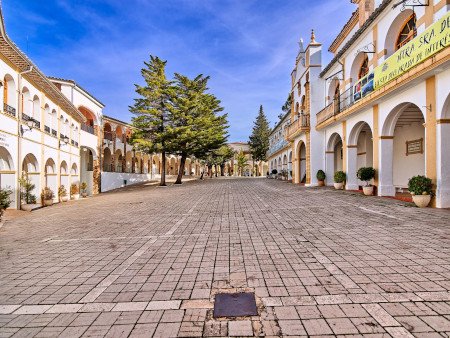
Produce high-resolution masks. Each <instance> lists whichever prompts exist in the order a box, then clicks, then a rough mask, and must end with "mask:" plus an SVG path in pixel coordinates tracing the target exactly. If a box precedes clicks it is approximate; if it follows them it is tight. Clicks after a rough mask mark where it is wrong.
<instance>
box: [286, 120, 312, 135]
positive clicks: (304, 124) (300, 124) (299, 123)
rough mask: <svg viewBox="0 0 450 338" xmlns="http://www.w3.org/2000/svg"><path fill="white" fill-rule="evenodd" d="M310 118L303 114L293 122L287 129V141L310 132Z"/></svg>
mask: <svg viewBox="0 0 450 338" xmlns="http://www.w3.org/2000/svg"><path fill="white" fill-rule="evenodd" d="M309 129H310V116H309V114H301V115H300V116H299V118H298V119H297V120H296V121H294V122H292V123H291V124H290V125H289V127H287V129H286V139H288V140H290V139H292V138H293V137H294V136H295V135H296V134H298V133H301V132H306V131H309Z"/></svg>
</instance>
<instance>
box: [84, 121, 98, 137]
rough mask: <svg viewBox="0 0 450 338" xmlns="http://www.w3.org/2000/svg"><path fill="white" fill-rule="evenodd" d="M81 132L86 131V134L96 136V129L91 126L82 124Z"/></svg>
mask: <svg viewBox="0 0 450 338" xmlns="http://www.w3.org/2000/svg"><path fill="white" fill-rule="evenodd" d="M81 130H84V131H85V132H86V133H89V134H92V135H95V130H94V127H91V126H89V125H87V124H84V123H82V124H81Z"/></svg>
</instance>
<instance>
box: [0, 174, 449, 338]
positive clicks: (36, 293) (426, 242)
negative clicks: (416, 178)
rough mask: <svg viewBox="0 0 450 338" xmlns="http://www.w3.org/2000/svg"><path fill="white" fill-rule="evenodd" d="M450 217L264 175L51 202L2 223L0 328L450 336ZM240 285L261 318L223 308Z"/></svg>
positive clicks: (27, 332) (29, 332)
mask: <svg viewBox="0 0 450 338" xmlns="http://www.w3.org/2000/svg"><path fill="white" fill-rule="evenodd" d="M449 216H450V213H449V211H448V210H443V209H441V210H439V209H418V208H415V207H413V206H412V204H407V203H403V202H399V201H396V200H393V199H388V198H380V197H364V198H363V197H362V196H360V194H357V193H351V192H342V191H334V190H331V189H329V188H308V189H306V188H303V187H299V186H294V185H291V184H287V183H284V182H282V181H278V180H267V179H212V180H206V181H193V182H188V183H185V184H184V185H182V186H170V187H168V188H159V187H156V186H149V185H141V186H135V187H129V188H127V189H123V190H120V191H115V192H111V193H106V194H102V195H99V196H96V197H92V198H89V199H85V200H79V201H76V202H70V203H68V204H63V205H57V206H54V207H52V208H44V209H40V210H37V211H34V212H33V213H31V214H27V215H26V216H23V217H18V218H16V219H13V220H10V221H7V222H6V223H5V224H4V225H3V227H2V228H1V229H0V262H1V263H0V268H1V269H0V336H1V337H9V336H14V337H19V336H20V337H24V336H27V337H33V336H36V337H51V336H66V337H78V336H83V337H103V336H107V337H128V336H129V337H150V336H152V335H154V336H155V337H169V336H182V337H194V336H195V337H197V336H202V335H203V336H254V335H255V336H266V337H269V336H293V335H295V336H316V335H317V336H327V335H328V336H335V335H346V336H358V335H359V336H361V335H363V336H373V337H389V336H393V337H408V336H409V337H412V336H416V337H448V336H449V335H450V292H449V290H450V228H449V225H450V217H449ZM240 291H246V292H254V293H255V295H256V301H257V306H258V316H253V317H242V318H233V319H230V318H228V319H227V318H223V319H214V318H213V316H212V315H213V307H214V299H215V294H217V293H219V292H225V293H228V292H240Z"/></svg>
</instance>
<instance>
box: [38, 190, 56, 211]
mask: <svg viewBox="0 0 450 338" xmlns="http://www.w3.org/2000/svg"><path fill="white" fill-rule="evenodd" d="M53 197H55V194H54V193H53V191H52V189H50V188H49V187H45V188H44V189H42V192H41V199H42V200H43V201H44V205H45V206H46V207H48V206H50V205H53Z"/></svg>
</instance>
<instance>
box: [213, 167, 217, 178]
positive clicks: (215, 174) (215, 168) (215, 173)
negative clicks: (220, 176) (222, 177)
mask: <svg viewBox="0 0 450 338" xmlns="http://www.w3.org/2000/svg"><path fill="white" fill-rule="evenodd" d="M214 171H215V172H214V176H216V177H217V164H214Z"/></svg>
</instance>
